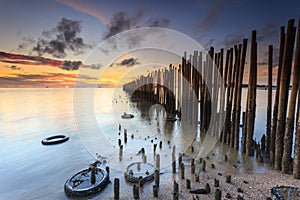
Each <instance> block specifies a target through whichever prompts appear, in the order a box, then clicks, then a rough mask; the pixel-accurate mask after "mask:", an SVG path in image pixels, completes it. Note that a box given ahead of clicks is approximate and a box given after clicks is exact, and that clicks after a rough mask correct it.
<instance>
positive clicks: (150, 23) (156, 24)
mask: <svg viewBox="0 0 300 200" xmlns="http://www.w3.org/2000/svg"><path fill="white" fill-rule="evenodd" d="M169 24H170V20H169V19H163V20H157V19H152V18H150V19H149V20H148V21H147V23H146V25H147V26H149V27H168V26H169Z"/></svg>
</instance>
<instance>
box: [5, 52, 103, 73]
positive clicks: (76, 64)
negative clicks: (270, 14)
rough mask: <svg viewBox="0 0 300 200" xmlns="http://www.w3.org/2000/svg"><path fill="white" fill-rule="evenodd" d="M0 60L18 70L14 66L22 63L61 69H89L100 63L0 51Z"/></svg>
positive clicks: (96, 67)
mask: <svg viewBox="0 0 300 200" xmlns="http://www.w3.org/2000/svg"><path fill="white" fill-rule="evenodd" d="M0 62H4V63H10V64H14V65H12V66H11V67H10V68H11V69H14V70H20V69H21V68H19V67H16V66H15V65H17V64H23V65H47V66H52V67H58V68H61V69H63V70H78V69H79V68H81V67H84V68H90V69H95V70H96V69H100V67H102V65H101V64H91V65H83V63H82V62H81V61H70V60H65V61H61V60H55V59H50V58H44V57H41V56H28V55H21V54H12V53H6V52H1V51H0Z"/></svg>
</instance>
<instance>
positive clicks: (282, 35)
mask: <svg viewBox="0 0 300 200" xmlns="http://www.w3.org/2000/svg"><path fill="white" fill-rule="evenodd" d="M284 43H285V28H284V26H282V27H281V28H280V47H279V61H278V71H277V83H276V94H275V100H274V108H273V120H272V129H271V141H270V160H269V164H270V165H271V166H274V164H275V139H276V127H277V114H278V102H279V90H280V77H281V71H282V61H283V52H284Z"/></svg>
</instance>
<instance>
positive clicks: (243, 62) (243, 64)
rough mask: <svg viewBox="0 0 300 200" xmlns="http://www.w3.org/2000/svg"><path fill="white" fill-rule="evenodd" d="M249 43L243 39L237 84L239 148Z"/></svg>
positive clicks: (236, 139)
mask: <svg viewBox="0 0 300 200" xmlns="http://www.w3.org/2000/svg"><path fill="white" fill-rule="evenodd" d="M247 43H248V39H244V40H243V47H242V55H241V59H240V62H241V63H240V73H239V80H238V85H237V90H238V94H237V104H236V117H235V120H236V123H235V128H234V136H235V141H234V148H235V149H238V148H239V138H240V121H241V103H242V86H243V77H244V69H245V60H246V52H247Z"/></svg>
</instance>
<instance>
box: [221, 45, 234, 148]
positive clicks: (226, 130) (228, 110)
mask: <svg viewBox="0 0 300 200" xmlns="http://www.w3.org/2000/svg"><path fill="white" fill-rule="evenodd" d="M232 61H233V48H231V49H230V51H227V56H226V65H227V66H228V68H229V72H228V80H227V91H226V113H225V126H224V131H223V137H222V141H223V142H224V143H227V141H228V140H227V139H228V134H229V133H230V124H231V123H230V118H231V105H232V102H231V95H230V94H231V77H232V68H233V66H232Z"/></svg>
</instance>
